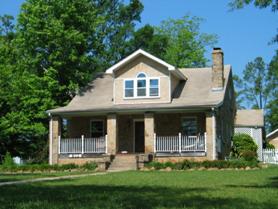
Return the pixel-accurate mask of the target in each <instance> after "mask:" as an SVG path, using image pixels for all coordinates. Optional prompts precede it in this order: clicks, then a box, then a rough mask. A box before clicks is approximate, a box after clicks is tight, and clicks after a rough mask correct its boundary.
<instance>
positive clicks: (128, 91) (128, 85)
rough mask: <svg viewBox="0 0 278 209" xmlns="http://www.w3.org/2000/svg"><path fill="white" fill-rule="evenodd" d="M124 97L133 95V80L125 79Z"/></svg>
mask: <svg viewBox="0 0 278 209" xmlns="http://www.w3.org/2000/svg"><path fill="white" fill-rule="evenodd" d="M125 97H134V81H133V80H126V81H125Z"/></svg>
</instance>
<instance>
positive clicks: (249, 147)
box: [232, 134, 258, 158]
mask: <svg viewBox="0 0 278 209" xmlns="http://www.w3.org/2000/svg"><path fill="white" fill-rule="evenodd" d="M257 149H258V146H257V145H256V143H255V142H254V140H253V138H252V137H251V136H249V135H248V134H235V135H234V136H233V147H232V152H233V155H234V156H235V157H237V158H240V157H242V154H243V153H244V152H246V151H250V152H255V153H256V152H257Z"/></svg>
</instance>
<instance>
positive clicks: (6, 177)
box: [0, 171, 94, 194]
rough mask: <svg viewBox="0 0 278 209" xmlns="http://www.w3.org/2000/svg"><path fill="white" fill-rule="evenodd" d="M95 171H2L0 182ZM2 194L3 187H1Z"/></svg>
mask: <svg viewBox="0 0 278 209" xmlns="http://www.w3.org/2000/svg"><path fill="white" fill-rule="evenodd" d="M93 172H94V171H86V172H85V171H73V172H69V171H64V172H63V171H58V172H52V173H51V172H45V173H20V172H19V173H0V183H1V182H8V181H20V180H27V179H35V178H44V177H55V176H67V175H77V174H85V173H93ZM0 194H1V189H0Z"/></svg>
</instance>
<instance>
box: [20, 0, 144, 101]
mask: <svg viewBox="0 0 278 209" xmlns="http://www.w3.org/2000/svg"><path fill="white" fill-rule="evenodd" d="M142 8H143V7H142V5H141V3H140V2H139V0H132V1H131V2H130V4H128V5H125V4H123V3H122V2H121V1H120V0H113V1H110V0H94V1H92V0H80V1H74V0H68V1H64V0H51V1H47V2H46V1H44V0H27V1H26V2H25V3H24V4H23V5H22V9H21V12H20V14H19V17H18V25H17V29H18V35H17V40H16V41H17V45H18V47H19V50H20V54H21V55H20V56H21V57H22V59H21V63H20V65H21V66H24V69H30V70H31V71H32V72H34V73H35V74H36V75H38V76H43V74H44V72H45V71H47V70H49V69H52V70H53V71H55V73H54V74H55V76H56V77H55V79H58V83H59V89H56V91H55V93H54V94H53V97H54V101H56V103H57V105H58V106H62V105H65V104H66V103H67V102H68V101H69V100H70V99H71V98H72V97H73V96H74V95H75V92H76V89H79V88H80V87H82V86H84V85H86V84H87V83H88V81H89V80H90V79H91V78H92V74H94V73H96V72H98V71H103V70H104V69H105V68H107V67H108V66H110V65H111V64H114V63H115V62H116V61H118V60H119V59H121V58H122V55H123V54H125V51H126V46H127V45H126V41H127V40H128V39H129V37H130V35H131V34H132V32H133V30H134V25H135V22H136V21H139V20H140V13H141V11H142Z"/></svg>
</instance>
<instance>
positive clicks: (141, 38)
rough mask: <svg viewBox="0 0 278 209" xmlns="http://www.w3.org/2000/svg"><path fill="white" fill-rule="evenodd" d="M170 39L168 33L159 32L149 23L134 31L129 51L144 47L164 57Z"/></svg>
mask: <svg viewBox="0 0 278 209" xmlns="http://www.w3.org/2000/svg"><path fill="white" fill-rule="evenodd" d="M168 40H169V37H168V36H167V35H161V34H157V33H156V31H155V28H154V27H153V26H151V25H148V24H147V25H145V26H143V27H142V28H139V29H138V30H137V31H135V32H134V33H133V37H132V39H131V40H130V42H129V47H130V49H129V53H131V52H133V51H135V50H137V49H144V50H145V51H147V52H149V53H151V54H153V55H155V56H157V57H159V58H163V57H164V56H165V54H166V49H167V47H168Z"/></svg>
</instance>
